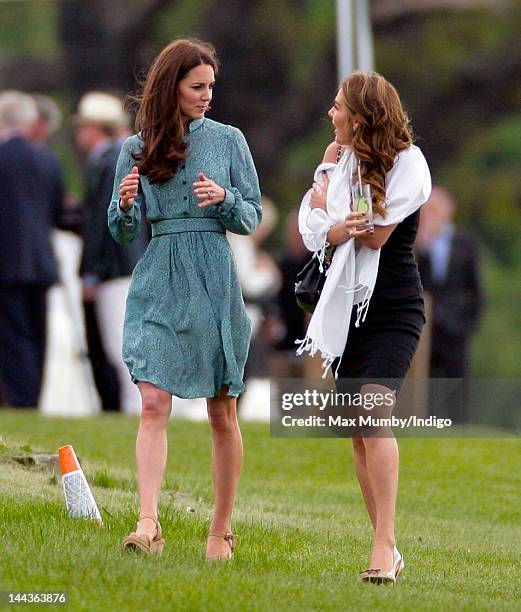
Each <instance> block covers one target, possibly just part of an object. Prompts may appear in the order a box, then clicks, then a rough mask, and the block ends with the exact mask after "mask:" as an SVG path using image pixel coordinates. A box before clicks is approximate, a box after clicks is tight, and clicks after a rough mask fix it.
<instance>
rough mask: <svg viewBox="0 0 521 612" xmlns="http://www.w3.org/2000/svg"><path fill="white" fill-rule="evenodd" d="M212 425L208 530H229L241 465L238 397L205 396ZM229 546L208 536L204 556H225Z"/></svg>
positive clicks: (216, 557) (220, 532)
mask: <svg viewBox="0 0 521 612" xmlns="http://www.w3.org/2000/svg"><path fill="white" fill-rule="evenodd" d="M206 401H207V405H208V419H209V421H210V426H211V428H212V442H213V445H212V480H213V489H214V495H215V509H214V514H213V518H212V523H211V525H210V533H219V534H224V533H228V532H230V531H231V522H232V512H233V504H234V501H235V496H236V494H237V487H238V484H239V478H240V474H241V468H242V456H243V449H242V437H241V431H240V429H239V423H238V422H237V398H235V397H232V396H228V395H224V394H223V395H221V396H219V397H212V398H208V399H207V400H206ZM229 552H230V546H229V544H228V543H227V542H225V541H224V540H223V539H222V538H208V543H207V547H206V557H207V559H219V558H226V557H228V555H229Z"/></svg>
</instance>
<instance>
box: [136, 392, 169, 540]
mask: <svg viewBox="0 0 521 612" xmlns="http://www.w3.org/2000/svg"><path fill="white" fill-rule="evenodd" d="M138 387H139V391H140V393H141V398H142V409H141V421H140V424H139V430H138V434H137V440H136V463H137V480H138V489H139V504H140V512H139V516H153V517H155V518H157V507H158V504H159V494H160V490H161V483H162V482H163V475H164V472H165V466H166V457H167V425H168V419H169V417H170V413H171V411H172V396H171V395H170V393H168V392H167V391H163V390H162V389H158V388H157V387H156V386H154V385H153V384H151V383H148V382H140V383H138ZM137 533H146V534H147V535H148V536H149V537H150V538H153V537H154V535H155V533H156V526H155V523H154V522H153V521H152V520H143V521H140V522H139V526H138V529H137Z"/></svg>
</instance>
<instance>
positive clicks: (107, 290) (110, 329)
mask: <svg viewBox="0 0 521 612" xmlns="http://www.w3.org/2000/svg"><path fill="white" fill-rule="evenodd" d="M127 134H128V127H127V117H126V115H125V113H124V112H123V107H122V103H121V100H119V99H118V98H117V97H115V96H112V95H110V94H106V93H103V92H90V93H88V94H85V96H83V98H82V99H81V100H80V103H79V107H78V113H77V115H76V117H75V139H76V143H77V145H78V146H79V148H80V149H81V150H83V151H84V152H85V153H87V156H88V159H87V166H86V172H85V181H86V192H85V198H84V209H85V223H84V232H83V239H84V246H83V256H82V261H81V268H80V275H81V278H82V283H83V301H84V306H85V314H86V319H87V321H86V323H87V339H88V343H89V354H90V358H91V363H92V366H93V371H94V376H95V380H96V384H97V386H98V390H99V391H100V395H101V399H102V404H103V407H104V408H105V409H121V410H123V411H124V412H126V413H134V414H135V413H138V412H139V410H140V406H141V400H140V397H139V392H138V390H137V388H136V386H135V385H134V384H133V383H132V382H131V380H130V375H129V372H128V370H127V367H126V366H125V364H124V363H123V359H122V356H121V346H122V331H123V317H124V312H125V302H126V297H127V293H128V287H129V285H130V279H131V274H132V271H133V269H134V266H135V265H136V263H137V262H138V260H139V258H140V257H141V255H142V254H143V253H144V251H145V249H146V246H147V243H148V237H147V232H146V229H145V225H143V228H142V231H141V234H140V236H139V237H138V238H137V239H136V240H135V241H133V242H131V243H129V244H127V245H120V244H118V243H116V242H115V241H114V240H113V239H112V237H111V235H110V232H109V229H108V225H107V208H108V205H109V203H110V200H111V197H112V188H113V184H114V176H115V171H116V162H117V159H118V156H119V152H120V149H121V144H122V137H124V136H125V135H127ZM98 329H99V333H98ZM105 356H106V359H107V360H108V362H109V363H110V365H111V366H112V368H114V369H112V368H111V367H107V363H106V362H105V361H104V359H105ZM114 383H115V384H116V389H115V393H116V394H117V396H118V397H119V400H115V399H114V395H115V393H114Z"/></svg>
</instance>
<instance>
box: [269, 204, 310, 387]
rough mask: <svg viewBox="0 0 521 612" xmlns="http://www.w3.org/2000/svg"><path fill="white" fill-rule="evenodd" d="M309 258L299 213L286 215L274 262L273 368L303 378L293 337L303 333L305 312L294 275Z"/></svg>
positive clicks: (277, 374)
mask: <svg viewBox="0 0 521 612" xmlns="http://www.w3.org/2000/svg"><path fill="white" fill-rule="evenodd" d="M308 260H309V251H308V250H307V249H306V247H305V245H304V242H303V241H302V236H301V235H300V232H299V230H298V215H297V214H296V213H294V214H291V215H289V216H288V218H287V220H286V232H285V235H284V248H283V250H282V252H281V253H280V254H279V255H278V256H277V258H276V262H277V264H278V267H279V270H280V272H281V275H282V282H281V287H280V290H279V292H278V294H277V306H278V311H277V314H278V317H279V320H280V325H281V332H280V336H281V337H280V338H279V340H278V342H277V344H276V346H275V348H276V351H277V355H276V358H275V362H274V368H273V372H274V374H276V376H278V377H280V378H302V377H303V376H304V361H303V360H302V359H300V358H298V357H297V356H296V355H295V340H296V339H297V338H303V337H304V336H305V335H306V313H305V312H304V311H303V310H302V308H300V307H299V305H298V304H297V301H296V300H295V279H296V277H297V274H298V272H300V270H301V269H302V267H303V266H304V265H305V264H306V262H307V261H308Z"/></svg>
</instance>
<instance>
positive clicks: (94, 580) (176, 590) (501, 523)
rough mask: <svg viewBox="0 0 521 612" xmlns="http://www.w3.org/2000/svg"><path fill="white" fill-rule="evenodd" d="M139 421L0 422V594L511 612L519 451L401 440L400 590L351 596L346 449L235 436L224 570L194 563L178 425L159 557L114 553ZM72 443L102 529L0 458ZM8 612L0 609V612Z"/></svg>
mask: <svg viewBox="0 0 521 612" xmlns="http://www.w3.org/2000/svg"><path fill="white" fill-rule="evenodd" d="M137 423H138V422H137V419H136V418H128V417H127V418H125V417H121V416H118V415H103V416H100V417H95V418H89V419H58V418H49V417H47V418H46V417H42V416H39V415H37V414H34V413H28V412H24V411H17V412H15V411H7V410H2V411H1V412H0V435H1V436H2V439H1V440H0V517H1V523H0V524H1V528H2V538H1V541H2V545H1V546H2V548H1V553H0V554H1V556H0V590H4V591H5V590H30V591H38V590H39V591H66V592H67V594H68V597H69V605H68V606H65V608H66V609H73V610H89V611H90V610H132V609H136V610H144V611H148V610H271V609H277V610H279V611H280V610H368V609H371V610H373V609H376V610H391V609H392V610H472V611H474V610H515V609H518V610H519V609H520V607H521V591H520V588H521V587H520V585H521V570H520V568H521V552H520V547H521V504H520V501H521V499H520V498H521V496H520V491H521V469H520V467H521V461H520V450H521V441H520V440H518V439H491V438H480V439H436V440H434V439H430V440H422V439H402V440H400V441H399V445H400V452H401V465H402V467H401V484H400V496H399V506H398V529H397V537H398V545H399V548H400V549H401V551H402V553H403V555H404V558H405V562H406V569H405V572H404V574H403V575H402V577H401V578H400V579H399V581H398V584H397V586H396V587H394V588H393V587H380V586H374V585H368V584H364V583H360V582H359V581H358V580H357V573H358V572H359V571H361V570H363V569H365V568H366V567H367V565H368V561H369V554H370V542H371V530H370V527H369V523H368V520H367V518H366V515H365V511H364V509H363V507H362V501H361V497H360V494H359V491H358V486H357V484H356V481H355V478H354V473H353V465H352V457H351V450H350V443H349V441H346V440H337V439H335V440H318V439H306V440H304V439H293V440H289V439H275V438H271V437H270V435H269V432H268V427H267V425H260V424H245V425H243V426H242V429H243V435H244V442H245V450H246V453H245V464H244V471H243V478H242V481H241V486H240V490H239V497H238V500H237V506H236V512H235V520H234V530H235V531H236V533H237V534H238V542H237V551H236V555H235V559H234V560H233V561H232V562H231V563H224V564H207V563H206V562H205V561H204V551H205V541H206V533H207V529H208V521H209V516H210V511H211V505H212V495H211V482H210V470H209V462H210V459H209V458H210V433H209V428H208V426H207V425H206V424H204V423H191V422H185V421H180V420H174V421H172V422H171V424H170V429H169V446H170V456H169V461H168V469H167V476H166V482H165V487H164V492H163V496H162V507H161V522H162V526H163V530H164V533H165V539H166V543H167V544H166V548H165V552H164V554H163V556H162V557H161V558H150V557H143V556H136V555H130V554H127V553H124V552H123V551H122V549H121V545H120V542H121V540H122V538H123V537H124V536H125V535H126V534H127V533H128V532H129V531H130V530H132V529H133V527H134V521H135V518H136V510H137V494H136V484H135V478H134V458H133V451H134V437H135V432H136V430H137ZM64 444H73V445H74V448H75V450H76V452H77V454H78V455H79V457H80V459H81V461H82V466H83V469H84V471H85V473H86V475H87V478H88V480H89V482H90V483H91V486H92V490H93V493H94V496H95V498H96V500H97V502H98V506H99V507H100V510H101V513H102V515H103V518H104V526H103V527H101V528H100V527H98V526H97V525H95V524H92V523H90V522H88V521H77V520H71V519H69V518H68V516H67V514H66V512H65V506H64V500H63V492H62V488H61V482H60V479H59V478H58V479H57V478H55V477H53V476H52V472H50V471H46V470H44V469H42V468H34V467H33V468H29V467H23V466H21V465H19V464H17V463H16V462H14V461H13V460H11V459H10V458H9V456H10V455H12V454H15V453H16V452H18V451H19V450H20V449H21V448H22V447H25V451H26V452H28V451H29V448H28V447H30V449H32V451H35V452H36V451H42V452H46V451H51V452H55V451H56V449H57V448H58V447H59V446H61V445H64ZM6 609H7V608H6Z"/></svg>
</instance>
